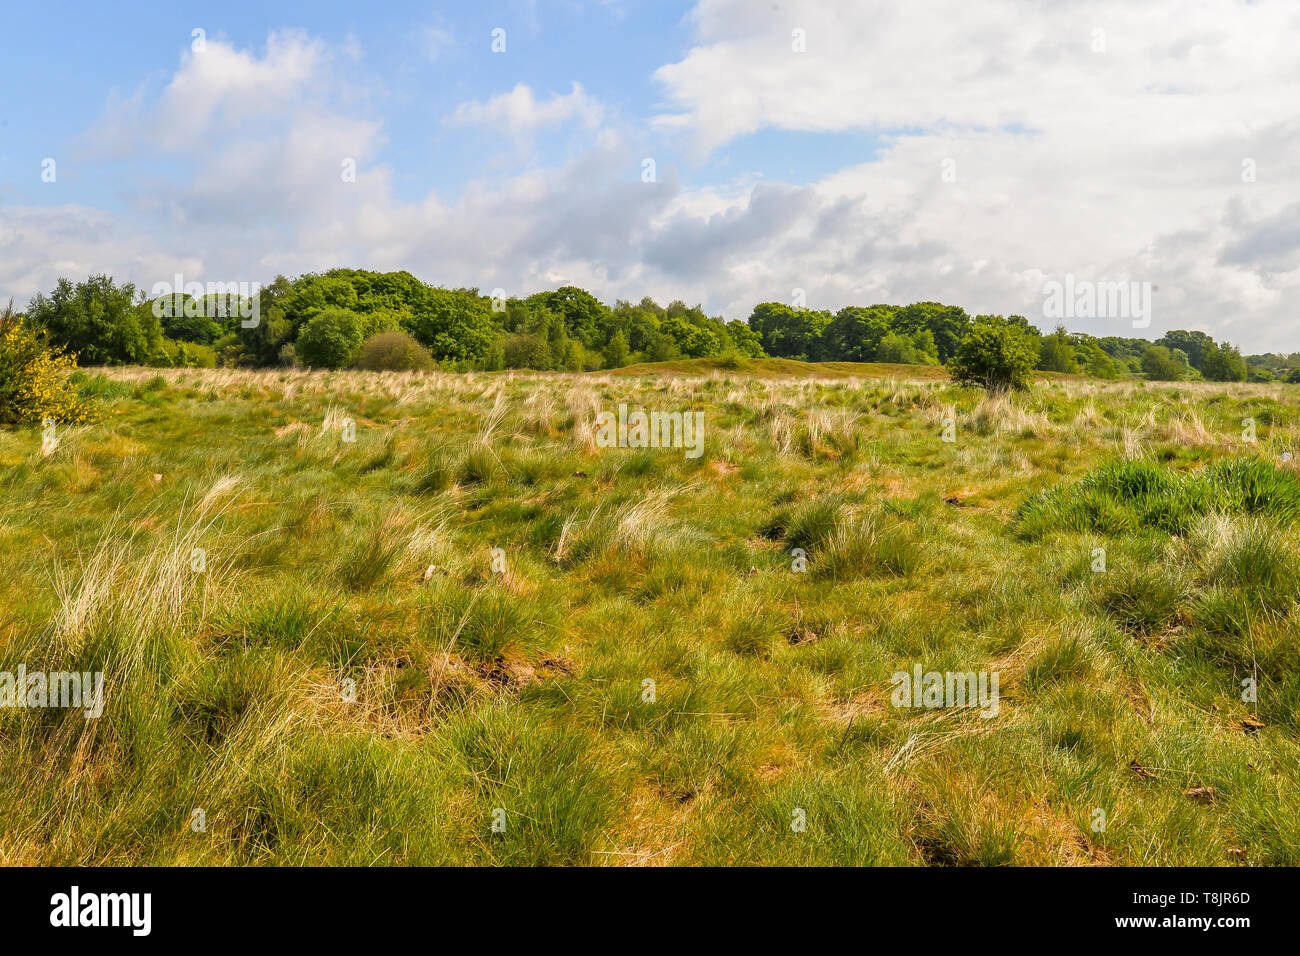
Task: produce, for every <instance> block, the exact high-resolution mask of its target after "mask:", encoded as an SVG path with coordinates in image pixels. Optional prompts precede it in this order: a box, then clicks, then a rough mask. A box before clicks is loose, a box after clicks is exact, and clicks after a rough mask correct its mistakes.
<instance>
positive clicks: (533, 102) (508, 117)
mask: <svg viewBox="0 0 1300 956" xmlns="http://www.w3.org/2000/svg"><path fill="white" fill-rule="evenodd" d="M604 115H605V110H604V107H602V106H601V104H600V101H599V100H597V99H596V98H595V97H593V96H591V95H590V94H589V93H587V91H586V90H584V89H583V88H582V84H580V83H577V82H575V83H574V84H573V89H572V90H570V91H569V92H568V93H564V94H560V93H556V94H552V96H551V97H550V98H549V99H546V100H538V99H537V98H536V97H535V96H534V95H533V91H532V88H531V87H529V86H527V85H526V84H523V83H518V84H516V85H515V88H514V89H512V90H511V91H510V92H509V93H498V94H497V95H496V96H493V97H491V98H490V99H488V100H487V102H485V103H480V102H479V101H477V100H470V101H468V102H465V103H461V104H460V105H458V106H457V107H456V109H455V111H454V112H453V113H452V114H451V115H450V116H449V117H447V122H448V123H450V124H452V125H461V126H486V127H489V128H493V129H499V130H502V131H504V132H506V133H509V134H510V135H511V136H515V137H529V136H531V135H533V134H534V133H536V132H537V131H538V130H541V129H545V128H546V127H549V126H558V125H560V124H561V123H565V122H568V121H569V120H576V121H578V122H579V123H581V124H582V125H583V126H586V127H589V128H590V127H596V126H599V125H600V122H601V120H602V119H603V118H604Z"/></svg>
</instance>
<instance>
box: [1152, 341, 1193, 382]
mask: <svg viewBox="0 0 1300 956" xmlns="http://www.w3.org/2000/svg"><path fill="white" fill-rule="evenodd" d="M1142 373H1143V374H1144V375H1146V377H1147V378H1149V379H1152V380H1153V381H1158V382H1179V381H1182V379H1183V377H1184V376H1185V375H1186V374H1187V369H1186V367H1185V366H1184V365H1183V363H1182V362H1180V361H1179V360H1178V359H1177V358H1175V357H1174V353H1173V352H1171V351H1170V350H1169V349H1168V348H1166V347H1165V346H1163V345H1152V346H1150V347H1149V348H1148V349H1147V350H1146V351H1145V352H1143V353H1142Z"/></svg>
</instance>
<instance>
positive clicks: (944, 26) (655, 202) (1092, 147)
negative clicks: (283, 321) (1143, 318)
mask: <svg viewBox="0 0 1300 956" xmlns="http://www.w3.org/2000/svg"><path fill="white" fill-rule="evenodd" d="M11 6H12V9H9V10H6V34H7V40H8V42H7V44H6V46H7V49H6V69H5V71H4V72H3V74H0V297H8V296H10V295H12V296H14V297H15V298H17V299H18V300H19V302H20V303H22V302H24V301H25V300H27V299H28V298H30V296H31V295H32V294H34V293H35V292H36V291H39V290H41V289H47V288H48V287H49V286H50V285H52V283H53V281H54V280H55V279H56V278H57V277H58V276H60V275H70V276H72V277H77V278H79V277H82V276H84V275H85V274H89V273H90V272H97V271H109V272H111V273H112V274H114V275H115V276H117V277H118V278H120V279H127V280H130V281H134V282H136V283H137V285H140V286H144V287H147V286H150V285H152V284H153V283H154V282H156V281H158V280H159V279H160V278H163V277H169V276H170V275H171V274H172V273H173V272H174V271H177V270H180V271H185V272H187V273H188V274H190V275H193V276H194V277H195V278H211V279H218V280H221V281H226V280H244V279H247V280H253V281H265V280H267V279H269V278H271V277H272V276H274V275H275V274H276V273H277V272H284V273H286V274H290V275H292V274H297V273H300V272H304V271H316V270H320V269H325V268H330V267H332V266H337V265H352V266H359V267H370V268H405V269H409V270H410V271H412V272H414V273H415V274H416V275H419V276H420V277H421V278H424V279H426V280H428V281H431V282H438V283H444V284H454V285H476V286H479V287H480V288H484V289H489V288H494V287H501V288H505V289H506V290H507V291H508V292H510V293H512V294H513V293H516V292H518V293H522V294H526V293H528V292H531V291H535V290H536V289H539V288H545V287H553V286H554V285H557V284H560V283H562V282H573V283H576V284H579V285H584V286H586V287H588V288H590V289H592V291H594V292H596V293H597V294H598V295H600V296H601V297H602V298H605V299H606V300H607V301H612V300H613V299H614V298H616V297H625V298H639V297H640V296H642V295H645V294H650V295H654V296H656V297H658V298H661V299H664V300H667V299H672V298H679V297H680V298H683V299H686V300H687V301H690V302H699V303H701V304H703V305H705V307H706V308H708V309H709V310H710V311H712V312H714V313H715V314H722V315H724V316H725V317H726V318H744V317H745V316H746V315H747V314H748V312H749V309H750V307H752V305H753V304H754V303H755V302H758V301H763V300H770V299H776V300H781V301H788V300H791V299H792V298H793V297H795V296H796V294H798V293H802V294H803V295H804V296H805V297H806V299H807V302H808V305H810V306H812V307H815V308H830V309H835V308H839V307H840V306H842V305H847V304H870V303H873V302H909V301H917V300H922V299H939V300H942V301H947V302H954V303H956V304H960V305H963V306H964V307H966V308H967V309H968V310H969V311H971V312H973V313H975V312H1000V313H1019V314H1024V315H1027V316H1028V317H1029V318H1030V319H1031V320H1033V321H1035V322H1037V323H1038V324H1039V325H1043V326H1047V325H1050V322H1049V321H1047V320H1046V319H1045V318H1044V312H1043V291H1042V290H1043V287H1044V283H1046V282H1049V281H1053V280H1057V281H1059V280H1061V279H1062V278H1063V277H1065V276H1066V275H1070V276H1073V277H1075V279H1076V281H1083V282H1088V281H1092V282H1098V283H1099V282H1105V281H1115V280H1129V281H1148V282H1151V283H1152V284H1153V285H1154V286H1157V287H1158V288H1159V290H1160V292H1159V298H1158V299H1157V301H1156V303H1155V305H1156V313H1155V317H1154V322H1153V324H1152V326H1151V328H1150V329H1149V330H1147V331H1146V332H1144V333H1143V334H1146V335H1158V334H1159V333H1160V331H1161V330H1162V329H1164V328H1169V327H1189V328H1203V329H1205V330H1207V331H1210V332H1211V333H1212V334H1215V335H1216V336H1218V337H1220V338H1224V337H1226V338H1228V339H1230V340H1232V341H1236V342H1239V343H1241V344H1243V345H1245V346H1246V347H1247V348H1248V349H1250V350H1259V349H1264V348H1287V347H1289V348H1300V327H1297V315H1298V314H1300V230H1297V228H1296V227H1295V226H1294V223H1295V222H1296V221H1297V220H1298V219H1300V215H1297V213H1298V212H1300V164H1298V163H1297V162H1296V160H1295V157H1296V156H1297V155H1300V142H1298V140H1300V122H1298V121H1297V109H1296V106H1295V104H1296V103H1297V102H1300V77H1298V75H1297V73H1296V71H1295V69H1294V53H1293V51H1294V50H1295V49H1296V48H1297V47H1298V46H1300V44H1298V43H1297V41H1298V40H1300V12H1297V11H1296V10H1295V8H1294V5H1293V4H1289V3H1287V2H1285V0H1259V2H1254V3H1245V2H1244V0H1195V2H1182V0H1152V2H1151V3H1150V4H1146V5H1142V6H1141V7H1135V6H1134V5H1133V4H1130V3H1124V2H1118V0H1116V2H1110V0H1096V2H1093V3H1089V4H1077V5H1063V4H1057V3H1050V2H1041V3H1034V2H1027V0H988V2H987V3H985V4H982V5H980V7H979V8H978V9H976V8H973V7H972V6H971V5H969V4H966V3H962V2H959V0H917V2H915V3H911V4H907V5H902V6H900V5H898V4H896V3H888V2H883V0H862V2H860V3H854V4H829V3H825V2H814V0H782V2H780V3H753V2H751V0H692V2H642V0H605V2H600V0H535V2H520V0H489V2H483V3H476V4H438V3H402V2H397V3H388V2H386V3H376V4H370V5H358V4H341V3H337V2H330V0H326V2H314V3H298V2H291V3H279V4H276V5H274V8H273V9H271V8H269V7H268V6H267V5H264V4H254V3H246V2H233V3H223V4H219V5H218V4H213V5H204V6H198V7H194V6H190V7H187V8H186V9H184V10H178V9H177V8H176V6H175V5H174V4H164V3H126V4H123V5H115V6H112V7H108V6H105V5H103V4H97V3H82V2H74V3H66V4H58V5H57V6H55V5H48V4H47V5H39V4H38V5H32V4H22V5H11ZM195 28H202V29H203V30H204V31H205V35H206V47H205V49H204V50H203V51H195V50H193V49H192V42H191V41H192V36H191V31H192V30H194V29H195ZM497 28H501V29H504V30H505V31H506V51H505V52H504V53H493V52H492V50H491V43H492V31H493V30H494V29H497ZM46 158H52V159H54V160H55V161H56V163H57V167H56V168H57V177H56V180H55V181H54V182H43V181H42V178H41V172H42V162H43V160H45V159H46ZM349 160H352V161H355V163H356V168H357V170H358V174H357V177H356V180H355V182H342V181H341V179H340V174H339V171H340V168H341V165H342V164H343V163H344V162H346V161H349ZM647 160H653V162H654V164H655V170H656V175H655V177H654V181H653V182H645V181H643V177H642V170H643V169H644V164H645V162H646V161H647ZM1247 163H1249V164H1250V168H1251V173H1250V176H1249V177H1248V176H1247V175H1246V174H1245V173H1244V172H1243V170H1244V169H1245V166H1246V164H1247ZM1071 325H1072V326H1073V327H1078V328H1083V329H1085V330H1087V331H1094V332H1097V333H1099V334H1136V333H1134V332H1132V331H1131V330H1130V329H1128V328H1126V323H1125V322H1124V321H1123V320H1122V317H1120V318H1116V317H1103V318H1101V319H1096V320H1079V321H1077V322H1074V323H1071Z"/></svg>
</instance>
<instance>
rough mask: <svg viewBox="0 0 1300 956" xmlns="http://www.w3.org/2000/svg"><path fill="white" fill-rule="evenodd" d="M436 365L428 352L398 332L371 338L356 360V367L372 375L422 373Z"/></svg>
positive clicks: (404, 333) (363, 344) (407, 336)
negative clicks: (381, 373) (378, 373)
mask: <svg viewBox="0 0 1300 956" xmlns="http://www.w3.org/2000/svg"><path fill="white" fill-rule="evenodd" d="M433 365H434V362H433V356H432V355H431V354H429V350H428V349H426V348H425V347H424V346H423V345H421V344H420V343H419V342H417V341H415V339H414V338H412V337H411V336H410V335H409V334H408V333H406V332H402V331H398V330H392V331H388V332H379V333H377V334H375V335H372V336H370V338H368V339H366V340H365V341H364V342H362V343H361V351H360V353H359V354H358V356H357V366H358V367H359V368H363V369H366V370H368V371H371V372H423V371H427V370H428V369H431V368H433Z"/></svg>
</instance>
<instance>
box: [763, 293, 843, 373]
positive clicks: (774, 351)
mask: <svg viewBox="0 0 1300 956" xmlns="http://www.w3.org/2000/svg"><path fill="white" fill-rule="evenodd" d="M830 323H831V316H830V313H828V312H814V311H812V310H810V309H792V308H791V307H790V306H788V305H786V304H785V303H783V302H760V303H759V304H758V305H756V306H754V311H753V313H751V314H750V316H749V327H750V328H751V329H753V330H754V331H755V332H757V333H758V336H759V338H760V340H761V341H762V343H763V351H765V352H767V354H768V355H774V356H776V357H777V358H813V359H815V358H816V357H817V356H818V354H819V352H820V345H821V342H820V340H821V336H822V332H823V331H824V330H825V328H826V326H828V325H830Z"/></svg>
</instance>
